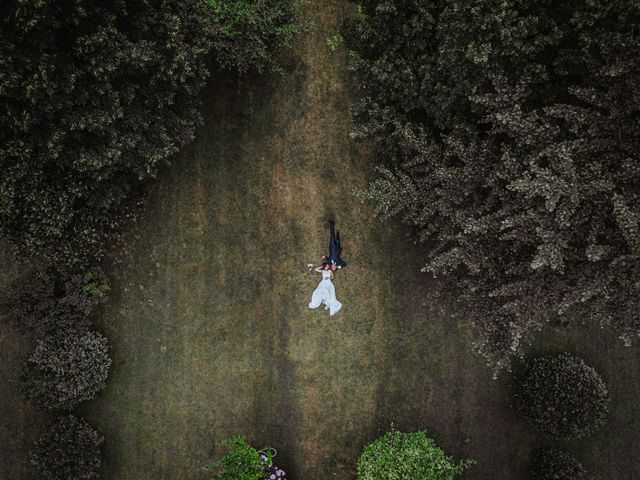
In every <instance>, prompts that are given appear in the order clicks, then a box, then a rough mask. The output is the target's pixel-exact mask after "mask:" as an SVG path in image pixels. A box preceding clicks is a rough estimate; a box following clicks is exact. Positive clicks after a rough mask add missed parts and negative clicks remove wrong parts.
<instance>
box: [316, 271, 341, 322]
mask: <svg viewBox="0 0 640 480" xmlns="http://www.w3.org/2000/svg"><path fill="white" fill-rule="evenodd" d="M315 271H316V272H318V273H322V280H320V283H319V284H318V286H317V287H316V289H315V290H314V291H313V295H311V303H310V304H309V308H318V307H319V306H320V304H321V303H324V305H325V307H324V309H325V310H329V314H330V315H332V316H333V315H335V314H336V313H338V312H339V311H340V309H341V308H342V304H341V303H340V302H339V301H338V299H337V298H336V288H335V287H334V286H333V282H332V281H331V279H332V278H333V272H332V271H331V270H330V267H329V264H328V263H325V264H323V265H322V266H321V267H318V268H316V269H315Z"/></svg>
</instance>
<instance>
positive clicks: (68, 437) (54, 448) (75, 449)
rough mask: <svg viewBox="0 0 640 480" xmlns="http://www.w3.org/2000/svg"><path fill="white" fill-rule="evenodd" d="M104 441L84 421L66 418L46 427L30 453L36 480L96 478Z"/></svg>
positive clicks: (74, 417) (72, 416) (86, 479)
mask: <svg viewBox="0 0 640 480" xmlns="http://www.w3.org/2000/svg"><path fill="white" fill-rule="evenodd" d="M103 441H104V438H103V437H102V436H101V435H100V434H98V432H96V431H95V430H94V429H93V428H91V426H90V425H89V424H88V423H87V422H85V421H84V420H82V419H80V418H78V417H76V416H74V415H66V416H64V417H60V418H58V419H57V420H56V421H55V422H53V423H51V424H49V425H47V426H46V427H45V432H44V433H43V434H42V436H41V437H40V439H39V440H38V441H36V442H35V444H34V446H33V448H32V449H31V451H30V452H29V457H30V461H31V465H32V466H33V468H34V470H35V471H36V473H37V475H38V479H39V480H91V479H94V478H99V476H100V474H99V470H100V463H101V448H102V442H103Z"/></svg>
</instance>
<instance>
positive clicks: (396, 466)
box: [357, 431, 473, 480]
mask: <svg viewBox="0 0 640 480" xmlns="http://www.w3.org/2000/svg"><path fill="white" fill-rule="evenodd" d="M471 463H473V462H472V461H470V460H463V461H461V462H460V463H458V464H456V463H455V462H454V461H453V460H452V459H451V457H449V456H448V455H447V454H446V453H445V451H444V450H442V449H441V448H440V447H438V446H437V445H436V443H435V442H434V441H433V440H432V439H431V438H429V437H428V436H427V434H426V432H424V431H422V432H415V433H402V432H396V431H391V432H388V433H386V434H385V435H383V436H382V437H380V438H378V439H377V440H375V441H373V442H372V443H370V444H369V445H367V446H366V447H365V448H364V451H363V452H362V455H361V456H360V459H359V460H358V468H357V478H358V480H416V479H420V480H453V479H454V478H456V477H458V476H459V475H461V474H462V472H464V470H465V469H466V468H467V467H468V466H469V465H471Z"/></svg>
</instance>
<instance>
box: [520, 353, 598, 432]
mask: <svg viewBox="0 0 640 480" xmlns="http://www.w3.org/2000/svg"><path fill="white" fill-rule="evenodd" d="M516 398H517V403H518V408H519V409H520V411H521V412H522V413H523V415H524V416H525V417H526V418H527V419H528V420H529V421H530V422H531V423H532V424H533V426H534V427H536V428H537V429H538V430H539V431H540V432H541V433H542V434H544V435H545V436H547V437H549V438H553V439H557V440H571V439H576V438H583V437H585V436H587V435H589V434H590V433H591V432H593V431H594V430H596V429H597V428H598V427H600V426H602V425H603V424H604V423H605V421H606V418H607V413H608V410H609V393H608V392H607V386H606V385H605V383H604V381H603V380H602V378H601V377H600V375H599V374H598V372H596V371H595V370H594V369H593V368H592V367H590V366H588V365H587V364H586V363H585V362H584V360H582V359H581V358H579V357H574V356H572V355H569V354H567V353H563V354H560V355H555V356H546V357H538V358H534V359H533V360H530V361H528V362H527V364H526V366H525V370H524V373H523V374H522V376H521V377H520V378H519V381H518V387H517V392H516Z"/></svg>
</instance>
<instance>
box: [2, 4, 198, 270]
mask: <svg viewBox="0 0 640 480" xmlns="http://www.w3.org/2000/svg"><path fill="white" fill-rule="evenodd" d="M209 17H210V13H209V10H208V8H207V6H206V5H205V4H204V2H203V1H202V0H157V1H150V0H143V1H130V0H118V1H113V2H112V1H101V0H77V1H72V2H30V1H29V2H18V1H15V0H9V1H6V2H2V4H1V5H0V102H2V104H3V105H4V106H5V113H4V114H3V115H1V116H0V169H1V170H2V176H1V177H0V228H1V230H2V234H3V235H6V236H7V237H8V238H9V239H10V240H11V241H12V243H13V244H14V245H15V246H17V247H18V250H19V252H20V253H21V255H19V256H20V257H21V258H22V257H33V256H36V257H38V258H39V259H40V260H42V261H44V262H46V263H56V264H57V265H58V266H61V265H65V266H72V267H74V268H77V267H81V266H82V265H84V264H86V263H88V262H95V261H96V260H97V259H99V258H100V257H101V256H102V255H103V254H104V249H105V247H106V246H110V244H111V242H112V241H113V237H114V235H115V234H116V233H117V232H118V231H119V229H120V227H121V224H122V223H123V221H124V220H125V219H126V217H127V216H128V215H129V213H128V212H125V211H123V210H122V208H121V206H122V203H123V202H124V201H125V200H126V199H127V198H129V197H130V196H131V195H132V194H134V193H135V191H136V190H138V189H140V188H141V187H142V185H143V181H144V180H145V179H147V178H149V177H152V176H153V175H155V173H156V171H157V169H158V167H159V165H161V164H162V163H163V162H165V161H166V160H167V159H168V158H169V157H170V156H171V155H172V154H174V153H175V152H177V151H178V150H179V149H180V147H181V146H182V145H184V144H185V143H187V142H189V141H190V140H191V139H193V136H194V129H195V127H196V125H197V124H198V122H199V120H200V116H199V114H198V109H197V107H198V103H199V102H198V92H199V91H200V90H201V89H202V87H203V86H204V80H205V78H206V76H207V71H206V68H205V63H204V60H205V54H206V53H207V51H208V50H209V46H210V31H211V19H210V18H209Z"/></svg>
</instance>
